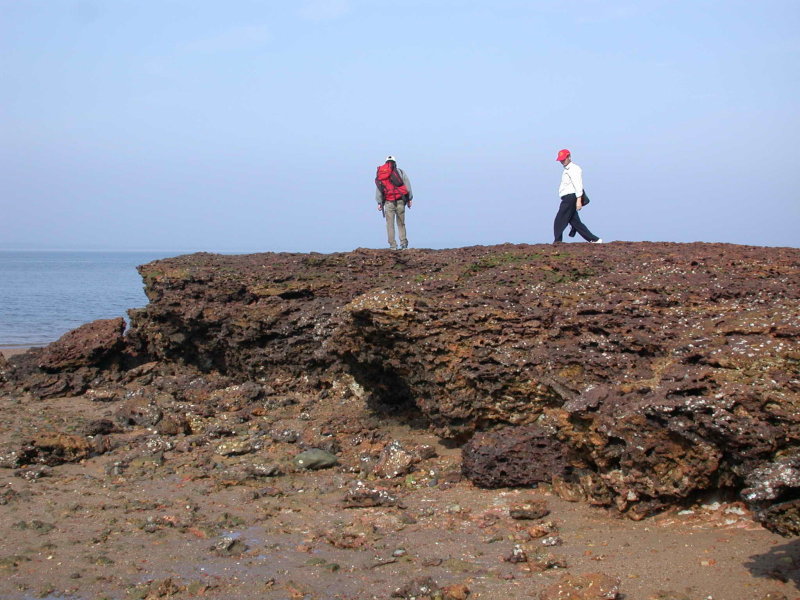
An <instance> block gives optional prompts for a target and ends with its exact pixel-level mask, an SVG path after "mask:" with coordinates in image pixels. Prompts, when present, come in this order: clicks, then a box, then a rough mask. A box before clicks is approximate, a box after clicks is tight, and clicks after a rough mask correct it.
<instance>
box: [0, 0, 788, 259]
mask: <svg viewBox="0 0 800 600" xmlns="http://www.w3.org/2000/svg"><path fill="white" fill-rule="evenodd" d="M798 32H800V1H798V0H762V1H759V2H753V1H752V0H725V1H710V0H686V1H682V0H672V1H657V0H653V1H647V0H638V1H628V0H573V1H566V0H564V1H559V0H549V1H537V0H528V1H523V0H485V1H469V0H460V1H451V0H403V1H400V0H398V1H395V2H391V1H386V0H381V1H377V0H294V1H290V0H283V1H281V0H274V1H269V0H260V1H257V0H230V1H228V2H219V1H213V2H212V1H210V0H0V208H1V209H2V212H1V213H0V249H29V248H43V249H53V248H56V249H61V248H63V249H154V250H168V251H176V252H177V251H190V250H208V251H262V250H263V251H273V250H274V251H284V250H285V251H319V252H331V251H342V250H351V249H353V248H357V247H376V248H382V247H385V246H386V239H385V231H384V227H383V224H382V221H381V218H380V216H379V213H378V212H377V211H376V210H375V205H374V200H373V194H374V184H373V178H374V176H375V168H376V167H377V165H378V164H380V163H381V162H382V161H383V158H384V157H385V156H386V155H387V154H394V155H396V156H397V157H398V163H399V165H400V166H401V167H402V168H404V169H406V171H407V172H408V174H409V175H410V177H411V181H412V184H413V187H414V192H415V204H414V207H413V209H412V210H411V212H410V213H409V215H408V230H409V238H410V241H411V245H412V246H415V247H429V248H445V247H453V246H463V245H472V244H495V243H502V242H514V243H521V242H530V243H539V242H550V241H551V240H552V221H553V216H554V214H555V212H556V209H557V205H558V198H557V187H558V182H559V178H560V175H561V169H562V167H561V166H560V165H559V164H558V163H557V162H556V161H555V156H556V152H557V151H558V150H559V149H560V148H562V147H567V148H570V149H571V150H572V152H573V157H574V159H575V161H576V162H577V163H578V164H580V165H581V166H582V167H583V169H584V177H585V184H586V189H587V190H588V192H589V194H590V196H591V198H592V204H591V205H590V206H589V207H587V209H586V210H585V212H583V213H582V214H583V216H584V220H585V221H586V222H587V224H588V225H589V226H590V227H591V229H592V230H594V231H595V233H597V234H599V235H600V236H602V237H603V238H604V239H606V240H607V241H608V240H652V241H664V240H666V241H681V242H684V241H698V240H699V241H714V242H716V241H722V242H733V243H741V244H757V245H785V246H798V245H800V234H798V227H799V226H800V192H798V189H800V184H798V181H797V179H798V174H800V160H798V154H800V149H798V141H800V116H799V115H800V93H798V91H799V90H800V66H798V65H800V34H798Z"/></svg>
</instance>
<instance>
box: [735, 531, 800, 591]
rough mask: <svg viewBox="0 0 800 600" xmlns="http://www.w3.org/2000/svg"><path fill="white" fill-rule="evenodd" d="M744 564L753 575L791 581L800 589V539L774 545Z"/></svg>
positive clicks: (786, 581)
mask: <svg viewBox="0 0 800 600" xmlns="http://www.w3.org/2000/svg"><path fill="white" fill-rule="evenodd" d="M745 566H746V567H747V568H748V569H750V572H751V573H752V574H753V576H754V577H765V578H768V579H776V580H778V581H781V582H783V583H788V582H792V583H794V586H795V587H796V588H797V589H800V539H795V540H793V541H791V542H788V543H786V544H781V545H780V546H775V547H774V548H771V549H770V551H769V552H765V553H764V554H755V555H753V556H751V557H750V560H749V561H748V562H746V563H745Z"/></svg>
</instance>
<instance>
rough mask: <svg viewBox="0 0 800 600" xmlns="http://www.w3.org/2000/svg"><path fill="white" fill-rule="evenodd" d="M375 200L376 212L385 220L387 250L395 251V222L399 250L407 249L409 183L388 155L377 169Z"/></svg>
mask: <svg viewBox="0 0 800 600" xmlns="http://www.w3.org/2000/svg"><path fill="white" fill-rule="evenodd" d="M375 187H376V188H377V189H376V190H375V200H376V201H377V202H378V210H379V211H381V212H382V213H383V215H384V217H385V218H386V234H387V236H388V238H389V248H391V249H392V250H397V242H396V241H395V235H394V228H395V222H397V233H398V234H399V237H400V249H401V250H402V249H405V248H408V238H407V237H406V206H408V208H411V200H412V198H413V194H412V193H411V182H410V181H409V179H408V175H406V174H405V171H403V170H402V169H398V168H397V159H395V157H394V156H392V155H389V156H387V157H386V162H385V163H384V164H382V165H381V166H379V167H378V173H377V176H376V177H375Z"/></svg>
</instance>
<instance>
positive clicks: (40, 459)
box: [19, 431, 93, 466]
mask: <svg viewBox="0 0 800 600" xmlns="http://www.w3.org/2000/svg"><path fill="white" fill-rule="evenodd" d="M92 450H93V446H92V444H91V442H89V441H88V440H87V439H86V438H85V437H83V436H79V435H70V434H66V433H58V432H53V431H47V432H42V433H40V434H39V435H37V436H36V437H35V438H33V439H32V440H30V441H28V442H25V443H24V444H23V446H22V449H21V451H20V452H19V463H20V464H45V465H49V466H53V465H59V464H61V463H65V462H77V461H79V460H83V459H84V458H88V457H89V456H90V455H91V453H92Z"/></svg>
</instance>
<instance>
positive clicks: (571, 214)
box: [553, 148, 603, 244]
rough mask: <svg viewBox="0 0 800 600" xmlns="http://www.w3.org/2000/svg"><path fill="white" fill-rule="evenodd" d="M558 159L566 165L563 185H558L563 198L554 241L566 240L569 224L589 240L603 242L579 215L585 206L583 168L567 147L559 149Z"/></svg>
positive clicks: (559, 208) (559, 194) (554, 225)
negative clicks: (565, 234) (574, 159)
mask: <svg viewBox="0 0 800 600" xmlns="http://www.w3.org/2000/svg"><path fill="white" fill-rule="evenodd" d="M556 160H557V161H558V162H560V163H561V164H562V165H564V172H563V173H562V174H561V185H559V186H558V196H559V197H560V198H561V204H560V205H559V207H558V212H557V213H556V218H555V221H554V222H553V234H554V238H555V239H554V240H553V243H554V244H560V243H561V242H563V241H564V240H563V236H564V230H565V229H566V228H567V225H571V226H572V227H573V228H574V229H575V231H577V232H578V233H579V234H580V235H581V237H582V238H583V239H585V240H586V241H587V242H592V243H594V244H600V243H602V242H603V240H601V239H600V238H599V237H597V236H596V235H595V234H593V233H592V232H591V231H589V228H588V227H586V225H584V224H583V221H581V218H580V217H579V216H578V211H579V210H580V209H581V208H582V206H583V204H582V202H581V198H582V196H583V169H581V168H580V167H579V166H578V165H576V164H575V163H574V162H572V154H571V153H570V151H569V150H567V149H566V148H565V149H564V150H559V152H558V158H556ZM570 235H572V234H570Z"/></svg>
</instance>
